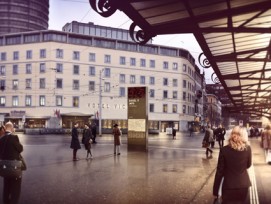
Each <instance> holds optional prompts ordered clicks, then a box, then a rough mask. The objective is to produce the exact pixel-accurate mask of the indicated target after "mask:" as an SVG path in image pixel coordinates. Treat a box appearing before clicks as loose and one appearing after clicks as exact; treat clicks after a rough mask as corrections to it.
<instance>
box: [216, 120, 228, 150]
mask: <svg viewBox="0 0 271 204" xmlns="http://www.w3.org/2000/svg"><path fill="white" fill-rule="evenodd" d="M215 133H216V141H217V142H218V145H219V148H220V149H221V148H222V147H223V146H224V140H225V138H224V135H225V133H226V132H225V129H223V128H222V125H219V127H218V128H217V129H216V131H215Z"/></svg>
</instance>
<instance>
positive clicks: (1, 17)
mask: <svg viewBox="0 0 271 204" xmlns="http://www.w3.org/2000/svg"><path fill="white" fill-rule="evenodd" d="M48 21H49V0H1V1H0V22H1V24H0V35H2V34H7V33H18V32H25V31H35V30H46V29H47V28H48Z"/></svg>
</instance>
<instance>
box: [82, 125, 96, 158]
mask: <svg viewBox="0 0 271 204" xmlns="http://www.w3.org/2000/svg"><path fill="white" fill-rule="evenodd" d="M92 138H93V136H92V131H91V129H90V128H89V126H88V125H87V124H86V125H85V128H84V130H83V137H82V143H83V144H84V145H85V150H87V157H86V159H87V160H88V159H91V158H92V153H91V143H92V142H93V140H92ZM88 155H89V158H88Z"/></svg>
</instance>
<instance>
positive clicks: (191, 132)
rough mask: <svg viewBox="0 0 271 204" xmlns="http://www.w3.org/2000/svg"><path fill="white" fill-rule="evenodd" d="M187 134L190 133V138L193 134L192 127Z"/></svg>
mask: <svg viewBox="0 0 271 204" xmlns="http://www.w3.org/2000/svg"><path fill="white" fill-rule="evenodd" d="M189 132H190V135H189V136H190V137H191V136H192V134H193V127H192V125H191V126H190V127H189Z"/></svg>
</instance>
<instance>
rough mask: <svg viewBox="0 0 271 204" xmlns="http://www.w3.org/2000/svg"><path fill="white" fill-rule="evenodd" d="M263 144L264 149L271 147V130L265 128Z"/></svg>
mask: <svg viewBox="0 0 271 204" xmlns="http://www.w3.org/2000/svg"><path fill="white" fill-rule="evenodd" d="M261 139H262V140H261V145H262V147H263V148H264V149H271V130H265V131H264V132H263V133H262V138H261Z"/></svg>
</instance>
